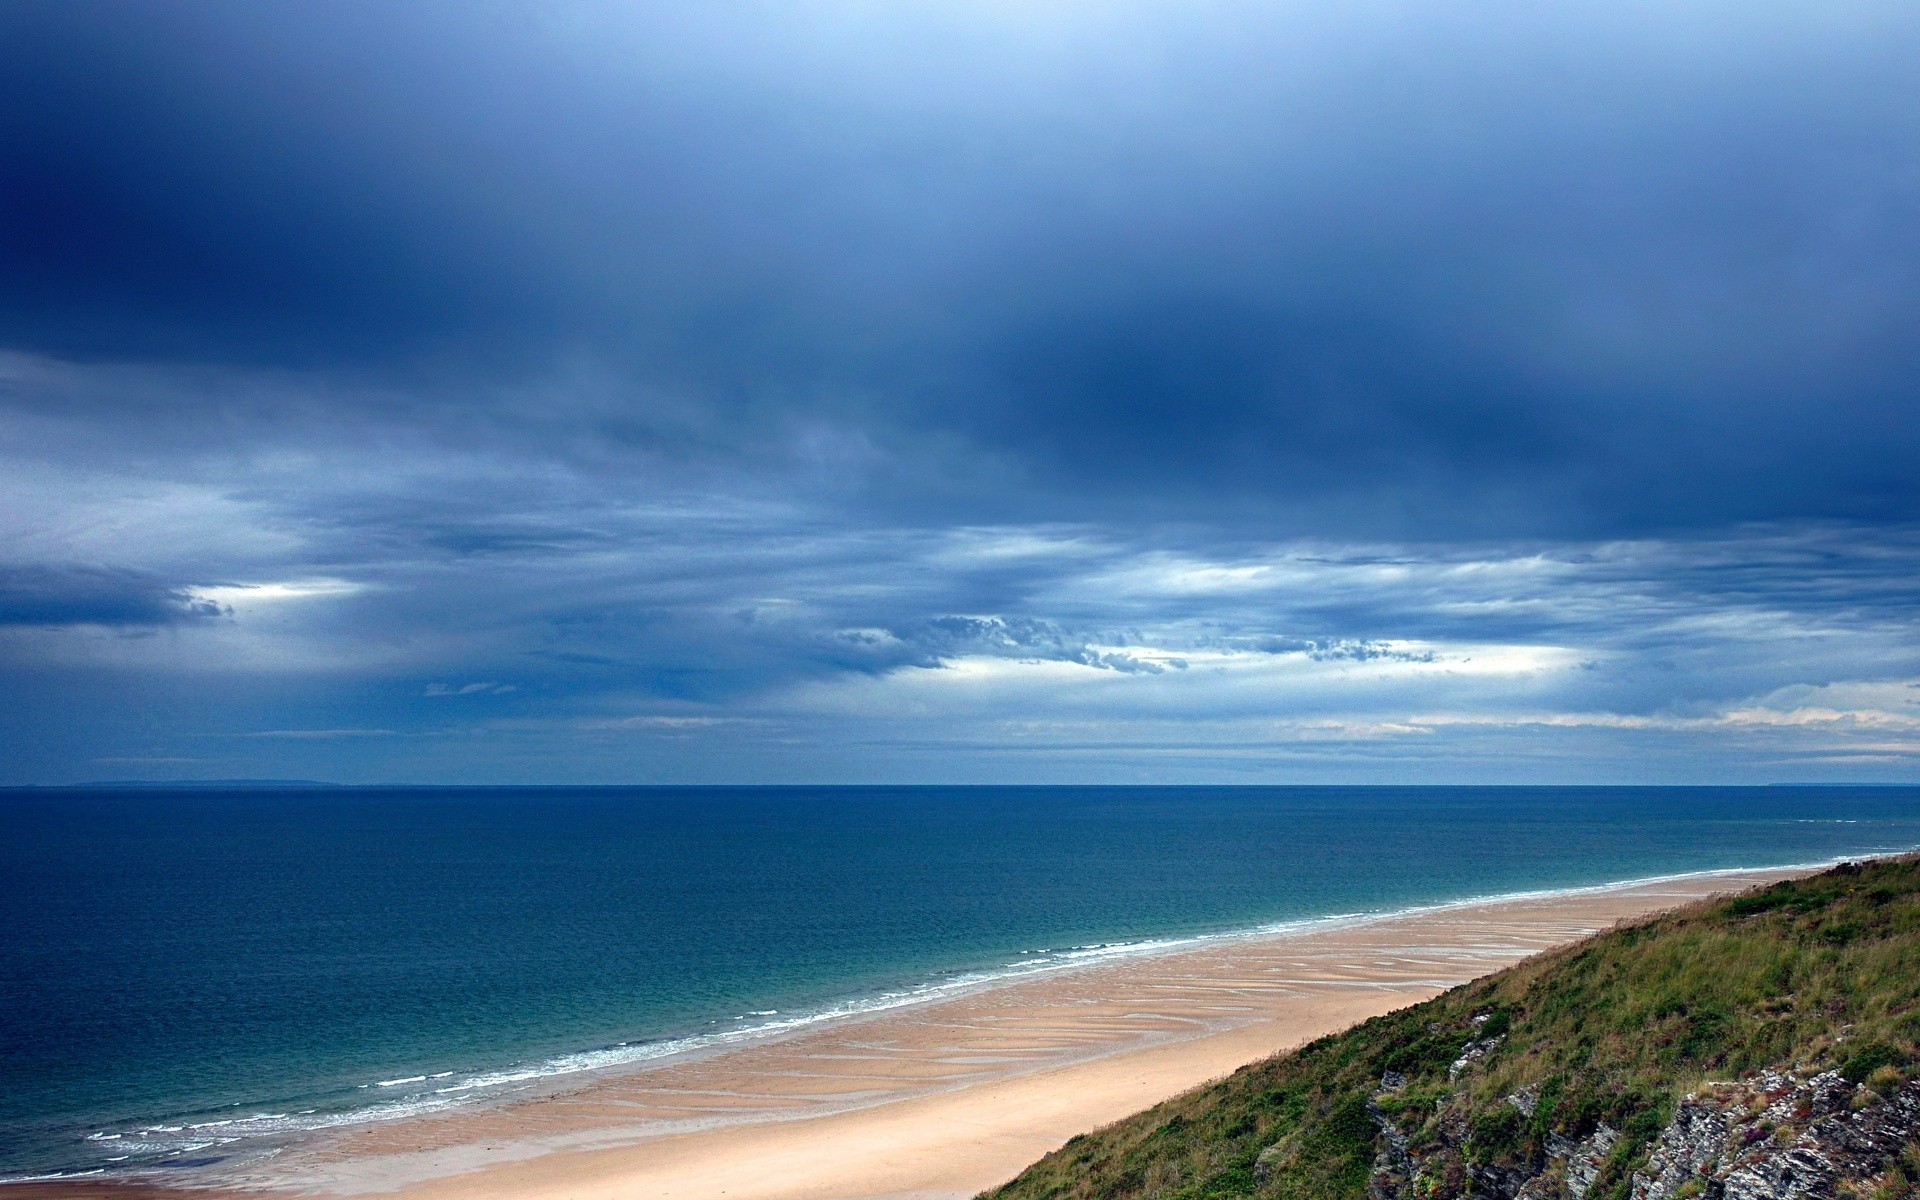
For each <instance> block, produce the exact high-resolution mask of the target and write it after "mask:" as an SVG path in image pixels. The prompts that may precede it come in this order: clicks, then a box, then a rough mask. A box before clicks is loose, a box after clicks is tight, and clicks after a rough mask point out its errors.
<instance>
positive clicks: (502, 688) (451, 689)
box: [420, 681, 516, 696]
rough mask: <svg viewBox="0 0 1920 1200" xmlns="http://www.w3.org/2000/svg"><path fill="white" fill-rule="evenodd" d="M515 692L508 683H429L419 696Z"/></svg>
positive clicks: (499, 694) (489, 694) (502, 694)
mask: <svg viewBox="0 0 1920 1200" xmlns="http://www.w3.org/2000/svg"><path fill="white" fill-rule="evenodd" d="M515 690H516V689H515V688H514V686H513V685H512V684H510V683H493V682H491V681H485V682H479V683H460V684H453V683H430V684H428V685H427V690H426V691H424V692H421V693H420V694H421V695H422V696H479V695H486V696H504V695H506V694H507V693H508V692H511V691H515Z"/></svg>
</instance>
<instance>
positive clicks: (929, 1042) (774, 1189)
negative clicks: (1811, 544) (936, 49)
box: [6, 870, 1800, 1200]
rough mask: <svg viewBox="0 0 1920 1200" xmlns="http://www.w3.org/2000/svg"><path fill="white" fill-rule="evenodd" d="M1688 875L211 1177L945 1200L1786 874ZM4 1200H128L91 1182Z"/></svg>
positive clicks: (239, 1181)
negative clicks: (1241, 1073)
mask: <svg viewBox="0 0 1920 1200" xmlns="http://www.w3.org/2000/svg"><path fill="white" fill-rule="evenodd" d="M1798 873H1800V872H1795V871H1788V870H1760V871H1747V872H1739V873H1724V874H1712V875H1696V876H1687V877H1679V878H1672V879H1663V880H1655V881H1644V882H1638V883H1632V884H1623V885H1617V886H1613V887H1608V888H1601V889H1591V890H1586V891H1579V892H1570V893H1559V894H1552V895H1536V896H1525V897H1513V898H1506V899H1498V900H1491V901H1484V902H1475V903H1468V904H1460V905H1453V906H1448V907H1444V908H1436V909H1429V910H1424V911H1416V912H1410V913H1402V914H1397V915H1391V916H1384V917H1376V918H1368V919H1364V920H1358V921H1349V922H1343V923H1336V924H1322V925H1318V926H1313V927H1308V928H1303V929H1297V930H1293V931H1285V932H1277V933H1272V934H1265V935H1259V936H1247V937H1238V938H1229V939H1221V940H1216V941H1209V942H1202V943H1198V944H1195V945H1192V946H1190V947H1189V948H1184V949H1176V950H1170V951H1166V952H1160V953H1154V954H1149V955H1142V956H1139V957H1134V958H1128V959H1121V960H1117V961H1110V962H1106V963H1102V964H1099V965H1091V966H1085V967H1080V968H1077V969H1072V970H1065V971H1061V972H1058V973H1054V974H1049V975H1042V976H1036V977H1029V978H1025V979H1021V980H1018V981H1016V982H1010V983H1003V984H1000V985H996V986H989V987H984V988H981V989H980V990H977V991H973V992H970V993H963V994H960V995H957V996H953V997H950V998H947V999H944V1000H940V1001H936V1002H931V1003H926V1004H920V1005H915V1006H911V1007H906V1008H900V1009H894V1010H891V1011H886V1012H881V1013H877V1014H871V1015H868V1016H865V1017H861V1018H854V1019H848V1020H844V1021H838V1022H833V1023H830V1024H825V1025H821V1026H816V1027H813V1028H811V1029H808V1030H805V1031H803V1032H800V1033H797V1034H794V1035H790V1036H787V1037H785V1038H784V1039H780V1040H770V1041H766V1042H760V1043H753V1044H748V1045H744V1046H740V1047H737V1048H733V1049H730V1050H727V1051H725V1052H721V1053H711V1054H708V1055H705V1056H703V1057H695V1058H689V1059H686V1060H683V1061H670V1060H669V1061H664V1062H660V1063H658V1064H655V1065H652V1066H650V1067H649V1068H647V1069H632V1068H629V1069H626V1070H623V1071H620V1072H618V1073H608V1074H601V1075H596V1076H583V1077H578V1078H575V1079H573V1080H572V1081H571V1082H570V1084H569V1085H568V1086H567V1087H566V1089H565V1090H559V1091H553V1090H550V1091H547V1092H544V1093H541V1094H538V1095H531V1096H527V1097H524V1098H519V1099H510V1100H506V1101H503V1102H499V1103H494V1104H489V1105H485V1106H476V1107H474V1108H472V1109H467V1110H460V1111H455V1112H453V1113H448V1114H440V1115H435V1116H430V1117H416V1118H411V1119H408V1120H404V1121H394V1122H387V1123H383V1124H373V1125H365V1126H360V1127H356V1128H351V1129H347V1130H342V1131H336V1132H334V1133H331V1134H328V1135H324V1136H320V1137H315V1138H313V1139H311V1140H308V1141H305V1142H302V1143H299V1144H296V1145H294V1146H291V1147H289V1148H288V1149H286V1150H285V1151H284V1152H283V1153H281V1154H280V1155H278V1156H277V1157H275V1158H273V1159H271V1160H269V1161H267V1162H265V1163H257V1164H255V1165H253V1166H252V1167H250V1168H248V1169H246V1170H245V1171H244V1173H236V1174H229V1175H226V1176H223V1177H221V1178H219V1179H217V1180H213V1179H208V1180H197V1181H196V1182H197V1183H216V1184H218V1185H220V1186H223V1187H227V1188H236V1187H237V1188H242V1189H248V1190H259V1191H270V1192H280V1193H297V1194H304V1195H325V1196H361V1195H376V1194H397V1195H401V1196H405V1197H409V1198H419V1200H506V1198H508V1197H513V1198H516V1200H547V1198H551V1200H561V1198H563V1197H564V1198H568V1200H594V1198H599V1197H606V1198H608V1200H612V1198H613V1197H620V1198H621V1200H656V1198H660V1200H668V1198H671V1200H696V1198H699V1200H705V1198H711V1197H719V1196H726V1197H729V1198H731V1200H882V1198H885V1200H909V1198H911V1200H956V1198H961V1197H969V1196H973V1195H975V1194H976V1193H978V1192H979V1191H981V1190H982V1189H984V1188H988V1187H991V1186H994V1185H995V1184H997V1183H1000V1182H1002V1181H1004V1180H1006V1179H1008V1178H1010V1177H1011V1176H1012V1175H1014V1174H1015V1173H1017V1172H1018V1171H1019V1170H1020V1169H1021V1168H1022V1167H1024V1166H1025V1165H1026V1164H1028V1163H1030V1162H1032V1161H1033V1160H1034V1159H1036V1158H1038V1157H1039V1156H1041V1155H1042V1154H1045V1153H1046V1152H1047V1151H1049V1150H1052V1149H1054V1148H1056V1147H1057V1146H1059V1145H1060V1144H1062V1143H1063V1142H1065V1141H1066V1140H1067V1139H1068V1138H1069V1137H1071V1136H1073V1135H1074V1134H1076V1133H1081V1132H1084V1131H1087V1130H1090V1129H1093V1128H1096V1127H1098V1126H1100V1125H1102V1124H1105V1123H1107V1122H1110V1121H1113V1120H1116V1119H1118V1118H1120V1117H1123V1116H1126V1115H1128V1114H1129V1113H1132V1112H1135V1111H1138V1110H1139V1109H1141V1108H1144V1107H1147V1106H1149V1105H1151V1104H1153V1103H1155V1102H1157V1101H1159V1100H1161V1099H1164V1098H1166V1097H1168V1096H1171V1095H1174V1094H1176V1093H1178V1092H1181V1091H1183V1090H1185V1089H1187V1088H1191V1087H1193V1086H1196V1085H1198V1084H1201V1083H1204V1082H1206V1081H1207V1080H1209V1079H1214V1078H1217V1077H1219V1076H1221V1075H1224V1074H1227V1073H1229V1072H1231V1071H1232V1070H1234V1069H1235V1068H1236V1067H1239V1066H1241V1065H1243V1064H1245V1063H1247V1062H1250V1061H1253V1060H1255V1059H1258V1058H1261V1057H1263V1056H1266V1055H1269V1054H1273V1053H1276V1052H1278V1051H1282V1050H1286V1049H1288V1048H1290V1047H1294V1046H1297V1045H1300V1044H1301V1043H1303V1042H1306V1041H1309V1040H1311V1039H1313V1038H1315V1037H1318V1036H1320V1035H1322V1034H1325V1033H1329V1032H1332V1031H1335V1030H1338V1029H1341V1028H1344V1027H1346V1026H1348V1025H1351V1024H1353V1023H1355V1022H1357V1021H1360V1020H1364V1019H1366V1018H1367V1017H1370V1016H1374V1015H1377V1014H1379V1013H1383V1012H1387V1011H1389V1010H1392V1009H1394V1008H1398V1007H1400V1006H1403V1005H1406V1004H1410V1003H1414V1002H1416V1001H1418V1000H1421V999H1424V998H1426V997H1429V996H1432V995H1434V994H1436V993H1438V992H1440V991H1442V990H1445V989H1446V988H1448V987H1452V986H1454V985H1456V984H1459V983H1462V982H1465V981H1467V980H1470V979H1473V978H1476V977H1478V976H1481V975H1484V974H1487V973H1488V972H1490V971H1494V970H1497V969H1499V968H1501V967H1503V966H1506V965H1508V964H1510V963H1514V962H1517V961H1519V960H1520V959H1523V958H1526V957H1527V956H1529V955H1532V954H1535V953H1538V952H1540V951H1542V950H1545V949H1549V948H1551V947H1554V946H1558V945H1562V944H1565V943H1567V942H1570V941H1574V940H1576V939H1578V938H1581V937H1584V936H1586V935H1588V934H1591V933H1594V932H1597V931H1600V930H1603V929H1606V928H1608V927H1610V926H1612V925H1613V924H1615V923H1617V922H1619V921H1623V920H1631V919H1634V918H1637V917H1641V916H1645V915H1647V914H1649V913H1653V912H1657V911H1660V910H1663V909H1668V908H1672V907H1675V906H1678V905H1681V904H1685V903H1687V902H1689V901H1692V900H1695V899H1699V898H1701V897H1703V896H1707V895H1710V894H1714V893H1719V892H1727V891H1734V890H1739V889H1743V888H1747V887H1751V886H1754V885H1756V884H1760V883H1765V882H1769V881H1772V880H1775V879H1780V878H1784V877H1787V876H1789V875H1793V874H1798ZM6 1191H7V1193H8V1194H9V1195H13V1196H15V1197H16V1198H17V1200H29V1198H32V1200H41V1198H52V1197H63V1198H67V1200H74V1198H78V1197H92V1196H100V1195H115V1196H123V1197H131V1196H132V1195H134V1194H135V1193H136V1191H137V1192H138V1193H139V1194H145V1192H146V1189H145V1188H139V1189H119V1188H114V1187H112V1186H103V1184H102V1183H101V1181H98V1180H86V1181H82V1180H74V1181H70V1182H69V1181H63V1182H60V1183H48V1184H36V1185H24V1186H20V1187H15V1188H8V1189H6Z"/></svg>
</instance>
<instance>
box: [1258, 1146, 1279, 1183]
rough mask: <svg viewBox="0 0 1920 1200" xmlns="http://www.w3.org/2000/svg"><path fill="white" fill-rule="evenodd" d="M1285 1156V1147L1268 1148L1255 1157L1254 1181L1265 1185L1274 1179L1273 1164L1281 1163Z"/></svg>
mask: <svg viewBox="0 0 1920 1200" xmlns="http://www.w3.org/2000/svg"><path fill="white" fill-rule="evenodd" d="M1285 1154H1286V1150H1285V1148H1284V1147H1281V1146H1268V1147H1267V1148H1266V1149H1265V1150H1262V1151H1261V1152H1260V1153H1259V1154H1257V1155H1255V1156H1254V1160H1253V1181H1254V1182H1255V1183H1256V1184H1259V1183H1265V1182H1266V1181H1267V1180H1268V1179H1270V1178H1272V1176H1273V1164H1274V1163H1276V1162H1278V1161H1280V1159H1281V1158H1282V1157H1284V1156H1285Z"/></svg>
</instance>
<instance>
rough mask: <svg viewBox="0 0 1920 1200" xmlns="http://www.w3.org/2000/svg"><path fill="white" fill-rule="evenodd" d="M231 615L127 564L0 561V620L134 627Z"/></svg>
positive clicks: (224, 608)
mask: <svg viewBox="0 0 1920 1200" xmlns="http://www.w3.org/2000/svg"><path fill="white" fill-rule="evenodd" d="M231 614H232V610H231V608H229V607H228V606H226V605H224V604H222V603H220V602H219V600H218V599H217V598H213V597H208V596H205V595H201V594H198V593H196V592H194V591H192V590H189V589H188V588H185V587H180V586H174V585H169V584H167V583H165V582H163V581H162V580H160V579H158V578H155V577H154V576H151V575H148V574H145V573H143V572H140V571H136V570H132V569H128V568H115V567H91V566H78V565H60V566H39V565H24V564H22V565H9V564H0V625H29V626H49V627H61V626H74V625H104V626H109V627H121V628H138V627H153V626H161V625H174V624H180V623H185V622H194V621H210V620H216V619H218V618H220V617H223V616H230V615H231Z"/></svg>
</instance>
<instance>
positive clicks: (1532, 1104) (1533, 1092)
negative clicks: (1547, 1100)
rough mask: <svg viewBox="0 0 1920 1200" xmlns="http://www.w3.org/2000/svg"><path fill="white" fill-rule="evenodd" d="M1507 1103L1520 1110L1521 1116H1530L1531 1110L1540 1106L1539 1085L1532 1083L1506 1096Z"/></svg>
mask: <svg viewBox="0 0 1920 1200" xmlns="http://www.w3.org/2000/svg"><path fill="white" fill-rule="evenodd" d="M1507 1103H1508V1104H1511V1105H1513V1106H1514V1107H1515V1108H1517V1109H1519V1110H1520V1114H1521V1115H1522V1116H1526V1117H1530V1116H1532V1115H1533V1110H1534V1109H1536V1108H1539V1107H1540V1085H1539V1084H1537V1083H1536V1084H1532V1085H1530V1086H1528V1087H1523V1088H1521V1089H1520V1090H1519V1091H1517V1092H1515V1093H1513V1094H1512V1095H1511V1096H1508V1097H1507Z"/></svg>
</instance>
